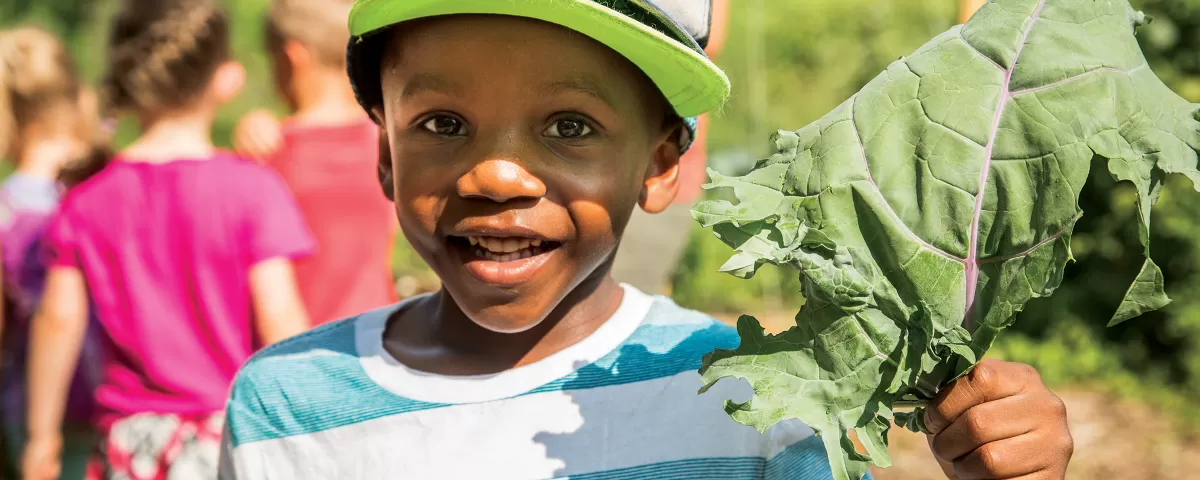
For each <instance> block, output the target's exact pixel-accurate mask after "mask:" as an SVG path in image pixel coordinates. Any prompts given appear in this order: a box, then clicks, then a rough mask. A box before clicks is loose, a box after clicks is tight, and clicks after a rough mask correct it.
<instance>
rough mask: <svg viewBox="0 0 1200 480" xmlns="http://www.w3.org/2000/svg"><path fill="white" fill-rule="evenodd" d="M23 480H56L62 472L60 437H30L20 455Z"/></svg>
mask: <svg viewBox="0 0 1200 480" xmlns="http://www.w3.org/2000/svg"><path fill="white" fill-rule="evenodd" d="M21 472H23V474H24V476H23V477H22V478H24V479H25V480H57V479H58V476H59V474H60V473H61V472H62V437H61V436H50V437H40V436H36V435H35V436H32V437H30V438H29V441H27V442H26V443H25V450H24V451H23V452H22V454H21Z"/></svg>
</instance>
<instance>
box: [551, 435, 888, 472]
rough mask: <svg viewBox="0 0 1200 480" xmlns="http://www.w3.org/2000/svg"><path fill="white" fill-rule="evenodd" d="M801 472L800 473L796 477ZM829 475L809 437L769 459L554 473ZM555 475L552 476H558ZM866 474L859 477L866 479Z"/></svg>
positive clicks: (691, 460)
mask: <svg viewBox="0 0 1200 480" xmlns="http://www.w3.org/2000/svg"><path fill="white" fill-rule="evenodd" d="M798 472H803V475H804V476H803V477H797V476H796V474H797V473H798ZM832 476H833V472H832V471H831V470H830V468H829V460H828V459H827V457H826V456H825V447H824V445H823V444H822V443H821V439H820V438H819V437H811V438H808V439H806V440H803V441H801V442H798V443H796V444H795V445H792V446H790V447H788V448H787V449H786V450H784V451H783V452H780V453H779V455H776V456H775V458H772V459H770V460H767V459H764V458H760V457H729V458H689V459H686V460H676V461H672V462H661V463H652V464H648V465H639V466H636V467H628V468H620V469H614V470H606V471H603V472H594V473H584V474H578V475H570V476H567V477H558V479H565V480H668V479H671V480H675V479H678V480H684V479H687V480H705V479H713V480H717V479H720V480H738V479H754V480H758V479H763V480H826V479H828V478H831V477H832ZM558 479H556V480H558ZM870 479H871V476H870V475H869V474H868V475H866V476H864V477H863V480H870Z"/></svg>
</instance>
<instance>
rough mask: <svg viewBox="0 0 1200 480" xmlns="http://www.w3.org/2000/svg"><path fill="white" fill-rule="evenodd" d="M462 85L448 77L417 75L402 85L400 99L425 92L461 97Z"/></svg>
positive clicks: (427, 74) (435, 74)
mask: <svg viewBox="0 0 1200 480" xmlns="http://www.w3.org/2000/svg"><path fill="white" fill-rule="evenodd" d="M462 91H463V87H462V85H460V84H459V83H458V82H455V81H454V80H451V79H450V77H448V76H446V75H442V74H438V73H418V74H416V75H414V76H413V78H412V79H410V80H409V81H408V82H406V83H405V85H404V91H403V92H401V94H400V97H401V98H412V97H415V96H417V95H419V94H422V93H425V92H433V93H444V94H449V95H454V96H461V94H462Z"/></svg>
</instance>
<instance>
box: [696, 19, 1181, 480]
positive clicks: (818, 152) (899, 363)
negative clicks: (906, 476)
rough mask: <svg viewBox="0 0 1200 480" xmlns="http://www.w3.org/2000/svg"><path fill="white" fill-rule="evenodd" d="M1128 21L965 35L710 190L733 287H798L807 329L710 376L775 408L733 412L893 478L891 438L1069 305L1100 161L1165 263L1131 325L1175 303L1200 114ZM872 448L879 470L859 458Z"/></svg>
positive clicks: (974, 23)
mask: <svg viewBox="0 0 1200 480" xmlns="http://www.w3.org/2000/svg"><path fill="white" fill-rule="evenodd" d="M1144 21H1145V17H1144V15H1142V14H1141V13H1140V12H1137V11H1135V10H1133V8H1132V7H1130V5H1129V4H1128V2H1127V1H1126V0H993V1H992V2H991V3H988V4H987V5H986V6H984V7H983V9H982V10H981V11H980V12H979V13H977V14H976V15H975V16H974V17H973V18H972V19H971V20H970V22H968V23H967V24H966V25H964V26H960V27H955V28H953V29H951V30H950V31H948V32H946V33H944V34H942V35H940V36H938V37H937V38H934V39H933V40H932V41H930V42H929V43H927V44H926V45H924V46H923V47H921V48H920V49H919V50H917V51H916V52H915V53H913V54H912V55H910V56H908V57H905V58H902V59H900V60H898V61H896V62H895V63H893V64H892V65H890V66H889V67H888V68H887V71H885V72H883V73H882V74H880V75H879V76H878V77H877V78H875V79H874V80H873V81H871V82H870V83H869V84H868V85H867V86H866V87H864V88H863V89H862V90H861V91H860V92H858V93H857V94H856V95H854V96H853V97H852V98H850V99H849V100H847V101H846V102H845V103H843V104H842V105H841V106H839V107H838V108H836V109H835V110H833V111H832V112H830V113H829V114H827V115H825V116H824V117H823V118H821V119H820V120H818V121H817V122H815V123H813V124H811V125H809V126H807V127H804V128H802V129H800V130H798V131H795V132H786V131H784V132H779V133H778V134H777V135H776V136H775V137H774V139H773V141H774V146H775V149H776V152H777V153H776V154H775V155H773V156H771V157H770V158H769V159H766V160H764V161H762V162H760V163H759V164H758V165H757V166H756V167H755V169H754V170H753V171H752V172H751V173H749V174H748V175H746V176H744V177H726V176H722V175H719V174H717V173H715V172H713V173H712V183H711V185H709V187H710V188H727V189H731V190H732V193H733V194H734V195H735V196H736V198H737V202H728V201H712V202H706V203H703V204H701V205H700V206H698V207H697V208H696V211H695V212H694V215H695V217H696V219H697V220H698V221H699V222H700V223H702V224H703V225H704V226H706V227H711V228H712V230H713V232H714V233H715V234H716V235H717V236H718V237H720V238H721V239H722V240H723V241H725V242H726V243H727V244H729V245H730V246H732V247H733V248H734V249H735V250H736V254H735V255H734V256H733V258H731V259H730V260H729V262H728V263H726V264H725V266H724V267H723V268H722V270H724V271H727V272H730V273H733V274H735V275H738V276H741V277H746V278H749V277H750V276H752V275H753V274H754V272H755V270H756V269H757V268H758V267H760V266H762V265H763V264H765V263H771V264H776V265H790V266H792V267H795V268H796V269H798V270H800V276H801V280H802V285H803V287H802V288H803V294H804V296H805V297H806V299H807V303H806V304H805V305H804V307H803V308H802V309H801V310H800V312H799V314H797V315H796V326H795V327H794V328H792V329H790V330H788V331H787V332H784V333H782V334H779V335H766V334H764V331H763V329H762V327H761V326H760V325H759V323H758V321H757V320H755V319H754V318H752V317H742V319H741V320H740V321H739V324H738V330H739V333H740V334H741V337H742V341H741V345H740V346H739V347H738V348H737V349H736V350H718V351H716V352H713V353H711V354H709V355H707V356H706V357H705V359H704V363H703V367H702V369H701V373H702V375H703V377H704V381H705V383H706V385H707V386H706V387H705V390H707V388H708V386H711V385H712V384H713V383H715V382H716V381H718V380H720V379H722V378H725V377H737V378H742V379H745V380H748V381H749V382H750V383H751V384H752V385H753V387H754V389H755V392H756V394H755V395H754V397H753V398H752V399H750V400H749V401H747V402H745V403H736V402H728V403H727V404H726V410H727V411H728V412H729V413H730V414H731V415H732V416H733V418H734V419H736V420H737V421H739V422H741V423H744V424H746V425H751V426H754V427H757V428H759V429H760V430H765V429H767V428H769V427H770V426H772V425H774V424H776V423H778V422H780V421H783V420H788V419H800V420H802V421H804V422H805V423H807V424H808V425H810V426H812V427H813V428H814V429H815V430H817V432H818V433H819V434H820V435H821V436H822V437H823V439H824V443H825V448H826V449H827V450H828V453H829V457H830V462H831V464H832V467H833V471H834V473H835V478H837V479H838V480H845V479H850V478H855V479H857V478H860V477H861V476H862V475H863V474H864V473H865V472H866V471H867V468H868V466H869V465H870V464H874V465H877V466H881V467H885V466H888V465H890V463H891V461H890V458H889V456H888V450H887V440H886V439H887V436H886V435H887V431H888V429H889V428H890V425H891V424H892V422H893V421H895V422H896V423H897V424H901V425H904V426H907V427H909V428H913V429H920V428H922V427H921V421H920V420H921V413H922V412H921V411H920V409H917V410H916V411H915V412H907V413H899V412H894V411H893V409H899V407H901V406H912V405H919V404H920V403H921V402H923V401H927V400H928V399H931V398H933V397H934V395H935V394H936V392H937V390H938V388H939V387H940V386H942V385H944V384H946V383H947V382H949V381H951V380H953V379H955V378H957V377H959V376H961V375H962V374H963V373H965V372H966V371H968V370H969V369H970V368H971V367H972V366H973V365H974V364H975V363H976V362H977V361H978V360H979V359H980V358H981V357H982V356H983V355H984V353H985V352H986V351H987V350H988V348H989V347H990V346H991V345H992V342H993V341H994V340H995V338H996V335H997V333H998V332H999V331H1000V330H1002V329H1003V328H1005V327H1006V326H1008V325H1009V324H1010V323H1011V322H1012V321H1013V319H1014V317H1015V315H1016V314H1017V312H1019V311H1020V310H1021V309H1022V308H1023V307H1024V305H1025V304H1026V302H1028V301H1029V300H1031V299H1033V298H1038V297H1044V296H1047V295H1050V294H1051V293H1052V292H1053V291H1054V289H1055V288H1056V287H1057V286H1058V285H1059V282H1060V281H1061V280H1062V274H1063V269H1064V267H1065V265H1066V263H1067V261H1068V260H1070V259H1071V249H1070V243H1071V230H1072V228H1073V227H1074V225H1075V222H1076V220H1078V219H1079V217H1080V215H1082V211H1081V210H1080V208H1079V205H1078V201H1077V199H1078V197H1079V193H1080V189H1081V188H1083V185H1084V184H1085V182H1086V180H1087V177H1088V175H1089V173H1091V172H1090V169H1091V167H1092V165H1093V159H1096V158H1101V159H1104V160H1105V162H1104V164H1106V165H1107V168H1108V173H1109V174H1111V175H1112V176H1113V177H1114V178H1116V179H1117V180H1120V181H1128V182H1131V183H1132V184H1133V185H1135V186H1136V187H1137V192H1138V208H1139V213H1140V216H1139V222H1138V223H1139V224H1138V227H1139V230H1140V235H1141V239H1142V243H1143V245H1145V246H1146V252H1145V253H1146V261H1145V265H1144V267H1143V268H1142V271H1141V273H1140V274H1139V275H1138V277H1137V278H1136V279H1135V280H1134V281H1133V283H1132V286H1131V287H1130V289H1129V292H1128V294H1127V295H1126V297H1125V299H1124V300H1123V301H1122V303H1121V305H1120V307H1119V309H1118V311H1117V312H1116V314H1115V315H1114V317H1113V319H1112V323H1118V322H1121V321H1124V320H1127V319H1130V318H1133V317H1136V316H1138V315H1140V314H1142V313H1144V312H1147V311H1150V310H1154V309H1157V308H1161V307H1163V306H1165V305H1166V304H1167V303H1168V302H1169V300H1168V299H1167V296H1166V294H1165V293H1164V291H1163V277H1162V273H1161V272H1160V270H1159V268H1158V266H1157V265H1155V264H1154V262H1153V261H1151V260H1150V259H1149V237H1148V235H1149V233H1148V232H1149V229H1148V225H1149V222H1150V209H1151V206H1152V205H1153V204H1154V202H1155V200H1156V199H1157V197H1158V194H1159V192H1160V190H1161V188H1162V185H1163V180H1164V176H1165V175H1166V174H1169V173H1180V174H1183V175H1186V176H1188V177H1189V178H1191V179H1192V181H1193V182H1194V183H1195V182H1196V181H1197V180H1198V179H1200V171H1197V155H1196V150H1197V149H1198V148H1200V121H1198V119H1197V107H1196V105H1193V104H1191V103H1189V102H1187V101H1185V100H1184V99H1182V98H1180V97H1179V96H1178V95H1176V94H1174V93H1173V92H1171V90H1170V89H1168V88H1167V87H1166V86H1165V85H1163V83H1162V82H1161V81H1160V80H1159V79H1158V78H1157V77H1156V76H1155V75H1154V73H1153V72H1152V71H1151V70H1150V68H1149V67H1148V66H1147V64H1146V60H1145V58H1144V57H1143V55H1142V52H1141V50H1140V49H1139V47H1138V43H1137V41H1136V39H1135V38H1134V34H1135V28H1136V27H1137V26H1138V25H1140V24H1141V23H1143V22H1144ZM850 430H854V431H855V432H856V433H857V437H858V438H859V440H860V441H861V442H862V443H863V444H864V446H865V448H866V451H867V452H868V455H862V454H859V453H857V452H856V451H855V447H854V445H853V443H852V442H851V441H850V439H849V436H848V434H849V431H850Z"/></svg>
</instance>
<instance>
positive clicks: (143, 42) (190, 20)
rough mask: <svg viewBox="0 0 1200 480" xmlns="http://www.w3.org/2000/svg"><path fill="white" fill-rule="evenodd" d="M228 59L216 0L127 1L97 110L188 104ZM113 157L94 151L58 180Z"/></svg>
mask: <svg viewBox="0 0 1200 480" xmlns="http://www.w3.org/2000/svg"><path fill="white" fill-rule="evenodd" d="M229 59H230V51H229V21H228V19H227V18H226V16H225V11H224V10H222V9H221V7H220V6H219V5H217V3H216V1H215V0H125V1H124V2H123V5H122V8H121V10H120V12H119V13H117V16H116V18H115V19H114V20H113V23H112V28H111V32H110V36H109V44H108V70H107V72H106V73H105V75H104V77H103V79H102V80H101V85H100V108H101V110H102V112H103V114H104V115H105V116H106V117H115V116H117V115H119V114H122V113H134V114H138V115H149V116H154V115H160V114H163V113H166V112H170V111H173V110H177V109H182V108H187V107H189V106H191V104H192V103H193V102H195V101H196V99H197V97H198V96H200V95H202V94H203V93H204V90H205V89H206V88H207V87H208V85H209V82H210V81H211V80H212V77H213V75H214V74H215V73H216V71H217V69H218V68H220V66H221V65H222V64H223V63H225V62H226V61H228V60H229ZM111 160H112V153H111V151H110V150H109V149H103V150H101V149H95V150H93V154H92V155H90V156H89V157H88V158H86V159H84V160H83V161H81V162H78V163H76V164H74V165H70V166H68V167H67V168H66V169H64V170H63V172H62V173H61V174H60V178H61V179H62V181H63V182H64V183H65V184H66V185H67V186H74V185H78V184H80V183H82V182H84V181H85V180H87V179H88V178H91V177H92V176H93V175H95V174H97V173H99V172H100V171H101V170H103V169H104V167H106V166H108V164H109V162H110V161H111Z"/></svg>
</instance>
